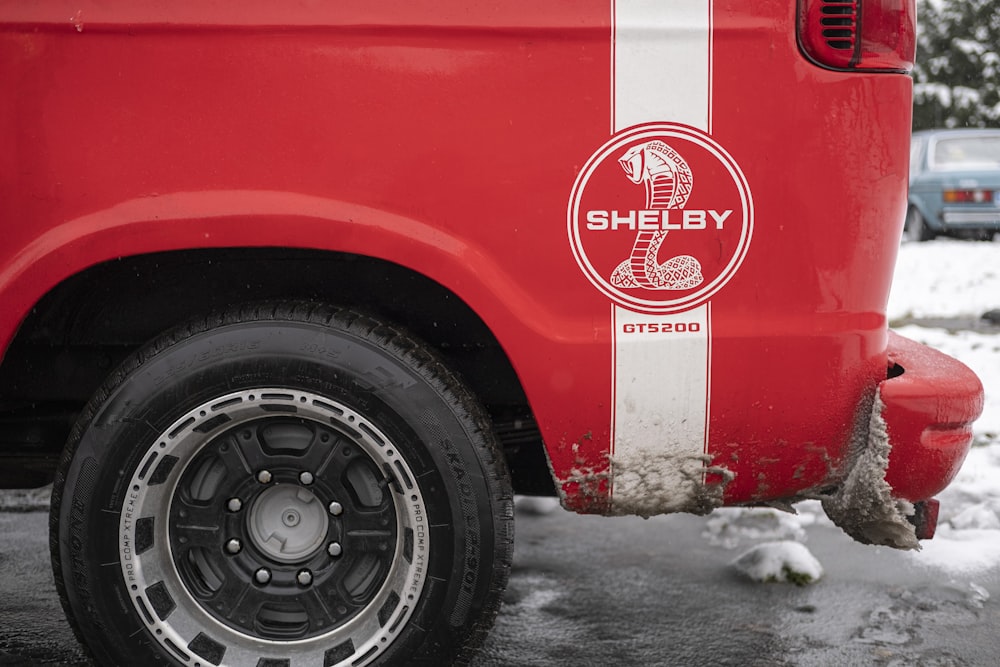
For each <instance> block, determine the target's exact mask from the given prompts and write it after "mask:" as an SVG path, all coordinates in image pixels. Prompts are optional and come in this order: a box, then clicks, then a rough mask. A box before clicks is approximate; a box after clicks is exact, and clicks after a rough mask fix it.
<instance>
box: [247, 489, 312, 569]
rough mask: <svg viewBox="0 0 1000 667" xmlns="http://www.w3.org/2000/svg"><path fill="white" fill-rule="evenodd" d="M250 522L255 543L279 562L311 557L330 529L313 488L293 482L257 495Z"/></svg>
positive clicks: (264, 552)
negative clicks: (311, 489)
mask: <svg viewBox="0 0 1000 667" xmlns="http://www.w3.org/2000/svg"><path fill="white" fill-rule="evenodd" d="M247 523H248V526H247V527H248V529H249V533H250V539H251V540H252V541H253V543H254V545H255V546H256V547H257V548H258V549H260V551H261V552H262V553H263V554H264V555H265V556H267V557H268V558H272V559H274V560H276V561H278V562H279V563H296V562H299V561H304V560H306V559H308V558H310V557H311V556H312V555H313V554H315V553H316V552H317V551H318V550H319V549H320V548H321V547H322V546H323V544H324V543H325V541H326V534H327V531H328V529H329V523H328V519H327V516H326V512H325V511H324V508H323V504H322V503H321V502H320V501H319V499H317V498H316V496H315V494H313V492H312V491H310V490H309V489H306V488H303V487H301V486H297V485H294V484H279V485H277V486H272V487H271V488H269V489H267V490H266V491H264V492H263V493H261V494H260V495H259V496H257V499H256V500H255V501H254V503H253V506H252V507H251V509H250V513H249V516H248V518H247Z"/></svg>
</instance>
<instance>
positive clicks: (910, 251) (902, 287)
mask: <svg viewBox="0 0 1000 667" xmlns="http://www.w3.org/2000/svg"><path fill="white" fill-rule="evenodd" d="M995 308H1000V243H982V242H975V241H955V240H948V239H941V240H936V241H933V242H930V243H905V244H903V245H902V246H900V249H899V257H898V259H897V260H896V273H895V276H894V278H893V281H892V292H891V293H890V294H889V306H888V309H887V312H888V315H889V320H890V321H891V322H899V321H900V320H905V319H908V318H923V317H960V316H972V317H980V316H981V315H982V314H983V313H984V312H986V311H988V310H992V309H995Z"/></svg>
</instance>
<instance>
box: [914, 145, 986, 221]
mask: <svg viewBox="0 0 1000 667" xmlns="http://www.w3.org/2000/svg"><path fill="white" fill-rule="evenodd" d="M997 231H1000V130H986V129H960V130H923V131H920V132H914V133H913V139H912V141H911V145H910V197H909V206H908V207H907V210H906V224H905V227H904V231H903V236H904V238H905V239H908V240H911V241H929V240H930V239H933V238H934V237H935V236H939V235H942V236H943V235H950V236H963V237H971V238H978V239H982V240H986V241H988V240H991V239H992V238H993V235H994V234H996V232H997Z"/></svg>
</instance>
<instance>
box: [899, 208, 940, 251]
mask: <svg viewBox="0 0 1000 667" xmlns="http://www.w3.org/2000/svg"><path fill="white" fill-rule="evenodd" d="M934 236H935V234H934V230H933V229H931V228H930V227H929V226H928V225H927V221H926V220H924V216H923V215H922V214H921V213H920V210H919V209H918V208H917V207H916V206H911V207H909V208H908V209H907V210H906V222H905V224H904V225H903V240H904V241H914V242H917V243H922V242H924V241H931V240H933V239H934Z"/></svg>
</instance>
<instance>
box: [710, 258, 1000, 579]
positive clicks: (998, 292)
mask: <svg viewBox="0 0 1000 667" xmlns="http://www.w3.org/2000/svg"><path fill="white" fill-rule="evenodd" d="M996 309H1000V243H983V242H973V241H955V240H944V239H942V240H936V241H933V242H930V243H908V244H904V245H902V246H901V247H900V252H899V258H898V260H897V263H896V273H895V276H894V278H893V288H892V294H891V295H890V297H889V305H888V309H887V310H888V315H889V319H890V321H891V322H892V325H893V328H894V330H895V331H897V332H898V333H900V334H901V335H903V336H906V337H907V338H912V339H914V340H916V341H918V342H921V343H924V344H926V345H930V346H931V347H934V348H937V349H939V350H941V351H942V352H944V353H946V354H949V355H951V356H953V357H955V358H957V359H959V360H960V361H962V362H963V363H965V364H966V365H967V366H969V367H970V368H972V370H974V371H975V372H976V374H978V375H979V378H980V380H982V382H983V387H984V390H985V397H986V401H985V407H984V410H983V416H982V417H980V419H979V420H978V421H977V422H976V424H975V426H974V428H973V431H974V433H975V445H974V447H973V449H972V451H971V452H970V453H969V457H968V458H967V459H966V462H965V465H963V467H962V469H961V470H960V471H959V473H958V475H957V477H956V478H955V481H954V482H952V484H951V486H949V487H948V488H947V489H945V490H944V491H943V492H942V493H940V494H939V495H938V499H939V500H940V501H941V515H940V520H939V523H938V531H937V535H936V536H935V537H934V539H932V540H926V541H924V542H922V543H921V546H922V547H923V548H922V550H921V551H919V552H908V557H909V558H912V559H913V561H914V562H915V563H918V564H922V565H926V566H927V567H928V568H934V569H939V570H945V571H947V572H949V573H952V574H955V575H958V574H963V575H972V574H975V573H980V572H986V571H988V570H990V569H991V568H996V567H997V563H1000V331H998V329H997V328H990V327H987V326H984V324H985V323H982V322H979V319H980V318H981V316H982V315H983V314H984V313H986V312H988V311H990V310H996ZM952 318H954V319H955V320H957V321H955V322H952V323H947V322H934V324H935V325H936V326H935V327H928V326H921V325H920V321H921V320H948V319H952ZM958 320H960V321H958ZM923 324H928V322H923ZM945 326H947V327H949V329H953V330H949V329H946V328H943V327H945ZM970 326H975V327H977V328H979V329H980V330H978V331H968V330H961V329H962V327H970ZM796 508H797V509H798V511H799V514H798V515H797V516H792V515H786V514H782V513H779V512H777V511H776V510H771V509H744V508H732V509H730V508H726V509H722V510H717V511H716V512H715V513H714V514H713V515H712V517H710V518H709V519H708V520H707V522H706V530H705V532H704V536H705V537H706V538H707V539H708V540H709V541H710V542H712V543H713V544H718V545H720V546H724V547H726V548H729V549H733V548H736V547H739V546H743V548H746V547H747V546H748V545H747V544H746V543H747V542H750V543H751V544H752V542H753V540H756V539H760V538H764V539H770V540H795V541H797V542H803V541H805V539H806V537H807V534H806V532H805V531H804V530H803V527H805V526H807V525H810V524H812V523H817V522H818V523H829V520H828V519H826V517H825V516H823V510H822V508H821V507H820V505H819V503H818V502H815V501H808V502H805V503H799V504H798V505H797V506H796ZM803 548H804V547H803ZM752 553H753V549H751V551H750V552H747V554H744V556H746V557H747V558H748V559H750V560H751V561H752V560H753V558H755V557H754V556H752V555H751V554H752ZM825 555H826V554H820V556H821V557H823V556H825ZM744 556H740V557H739V558H737V559H736V561H734V567H735V568H736V569H737V570H741V569H742V568H741V566H740V565H739V564H738V563H739V562H740V561H741V559H743V558H744ZM756 557H759V555H758V556H756Z"/></svg>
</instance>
